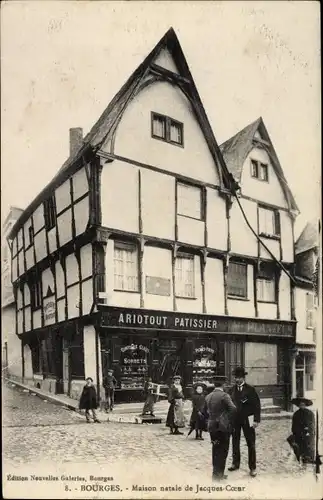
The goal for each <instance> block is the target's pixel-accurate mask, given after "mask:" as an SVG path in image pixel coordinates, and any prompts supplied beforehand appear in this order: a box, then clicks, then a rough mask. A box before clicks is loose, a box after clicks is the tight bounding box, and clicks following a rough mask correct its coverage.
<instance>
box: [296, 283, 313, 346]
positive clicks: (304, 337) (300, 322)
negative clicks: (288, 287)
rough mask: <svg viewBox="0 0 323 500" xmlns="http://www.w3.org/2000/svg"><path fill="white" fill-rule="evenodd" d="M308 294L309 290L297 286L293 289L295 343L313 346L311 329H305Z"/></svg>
mask: <svg viewBox="0 0 323 500" xmlns="http://www.w3.org/2000/svg"><path fill="white" fill-rule="evenodd" d="M308 292H309V290H306V289H304V288H300V287H299V286H297V287H295V312H296V319H297V326H296V342H297V343H299V344H311V345H314V340H313V329H311V328H306V294H307V293H308ZM314 318H315V315H314Z"/></svg>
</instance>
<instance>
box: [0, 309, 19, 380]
mask: <svg viewBox="0 0 323 500" xmlns="http://www.w3.org/2000/svg"><path fill="white" fill-rule="evenodd" d="M1 339H2V345H3V344H4V342H7V349H8V351H7V352H8V372H9V374H10V375H14V376H16V377H21V373H22V372H21V369H22V368H21V367H22V363H21V341H20V339H19V337H18V336H17V335H16V310H15V306H14V304H13V305H10V306H8V307H5V308H3V309H2V311H1ZM3 361H4V360H3Z"/></svg>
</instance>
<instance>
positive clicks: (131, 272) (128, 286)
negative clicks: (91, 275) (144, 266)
mask: <svg viewBox="0 0 323 500" xmlns="http://www.w3.org/2000/svg"><path fill="white" fill-rule="evenodd" d="M138 267H139V266H138V251H137V247H136V245H133V244H128V243H122V242H115V243H114V289H115V290H121V291H125V292H139V279H138V274H139V269H138Z"/></svg>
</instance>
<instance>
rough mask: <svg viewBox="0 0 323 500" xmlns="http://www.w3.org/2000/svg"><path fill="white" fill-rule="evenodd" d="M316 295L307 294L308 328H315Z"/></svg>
mask: <svg viewBox="0 0 323 500" xmlns="http://www.w3.org/2000/svg"><path fill="white" fill-rule="evenodd" d="M314 311H315V308H314V294H313V293H312V292H307V293H306V328H308V329H312V328H314Z"/></svg>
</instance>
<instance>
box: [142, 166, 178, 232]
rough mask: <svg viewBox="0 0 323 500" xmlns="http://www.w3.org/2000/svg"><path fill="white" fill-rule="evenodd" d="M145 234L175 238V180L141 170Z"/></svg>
mask: <svg viewBox="0 0 323 500" xmlns="http://www.w3.org/2000/svg"><path fill="white" fill-rule="evenodd" d="M141 203H142V221H143V233H144V234H147V235H149V236H156V237H158V238H164V239H168V240H172V239H174V238H175V178H174V177H172V176H170V175H165V174H161V173H158V172H154V171H151V170H147V169H141Z"/></svg>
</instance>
